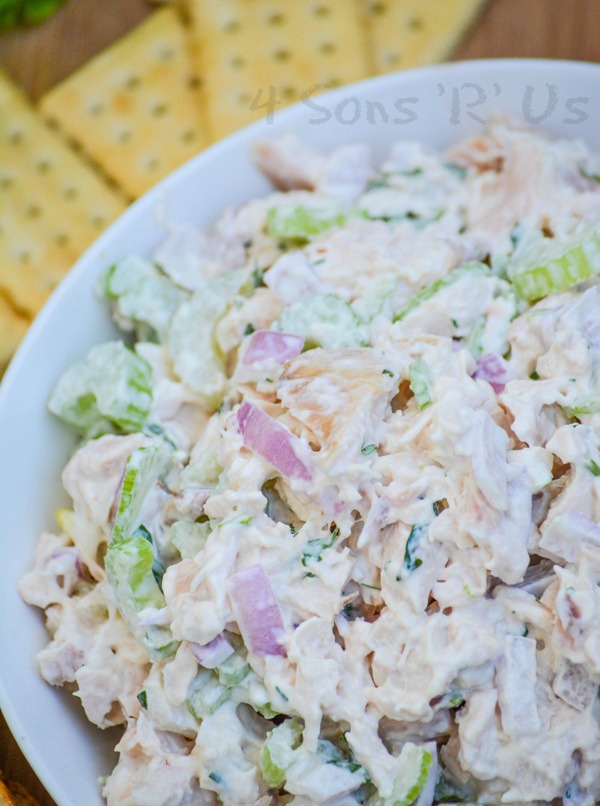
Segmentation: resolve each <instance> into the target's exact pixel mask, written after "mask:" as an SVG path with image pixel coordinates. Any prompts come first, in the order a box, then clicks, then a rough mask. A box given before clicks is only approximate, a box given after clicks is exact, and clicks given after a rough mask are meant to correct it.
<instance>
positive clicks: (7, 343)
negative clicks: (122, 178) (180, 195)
mask: <svg viewBox="0 0 600 806" xmlns="http://www.w3.org/2000/svg"><path fill="white" fill-rule="evenodd" d="M29 324H30V320H29V318H28V317H27V316H26V315H19V314H18V313H17V312H16V311H15V310H14V308H13V306H12V305H11V304H10V303H9V302H8V301H7V300H6V299H4V297H3V296H2V295H1V294H0V375H2V373H3V372H4V369H5V368H6V365H7V364H8V362H9V361H10V357H11V356H12V354H13V353H14V351H15V350H16V349H17V347H18V346H19V342H20V341H21V339H22V338H23V336H24V335H25V332H26V331H27V328H28V327H29ZM1 803H2V801H1V800H0V804H1Z"/></svg>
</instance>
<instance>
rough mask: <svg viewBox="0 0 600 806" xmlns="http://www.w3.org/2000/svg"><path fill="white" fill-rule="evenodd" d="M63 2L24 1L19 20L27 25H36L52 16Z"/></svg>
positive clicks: (47, 0) (46, 0) (44, 0)
mask: <svg viewBox="0 0 600 806" xmlns="http://www.w3.org/2000/svg"><path fill="white" fill-rule="evenodd" d="M64 1H65V0H25V2H24V4H23V10H22V14H21V18H22V20H23V22H25V23H27V25H37V24H38V23H40V22H43V21H44V20H45V19H47V18H48V17H49V16H50V15H51V14H53V13H54V12H55V11H56V9H57V8H58V7H59V6H62V4H63V3H64Z"/></svg>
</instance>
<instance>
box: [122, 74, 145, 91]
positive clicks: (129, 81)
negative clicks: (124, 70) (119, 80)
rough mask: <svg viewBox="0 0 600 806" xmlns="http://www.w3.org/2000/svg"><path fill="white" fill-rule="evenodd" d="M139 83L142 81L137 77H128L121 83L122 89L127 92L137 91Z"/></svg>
mask: <svg viewBox="0 0 600 806" xmlns="http://www.w3.org/2000/svg"><path fill="white" fill-rule="evenodd" d="M141 83H142V79H141V78H140V77H139V76H135V75H134V76H128V77H127V78H126V79H125V81H124V82H123V88H124V89H126V90H127V91H128V92H134V91H135V90H137V89H138V87H139V86H140V84H141Z"/></svg>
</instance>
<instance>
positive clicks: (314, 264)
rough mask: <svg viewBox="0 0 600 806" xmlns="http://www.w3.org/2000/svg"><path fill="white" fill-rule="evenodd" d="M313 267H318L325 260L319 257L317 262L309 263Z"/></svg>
mask: <svg viewBox="0 0 600 806" xmlns="http://www.w3.org/2000/svg"><path fill="white" fill-rule="evenodd" d="M311 262H312V265H313V266H320V265H321V264H322V263H325V258H324V257H320V258H319V259H318V260H313V261H311Z"/></svg>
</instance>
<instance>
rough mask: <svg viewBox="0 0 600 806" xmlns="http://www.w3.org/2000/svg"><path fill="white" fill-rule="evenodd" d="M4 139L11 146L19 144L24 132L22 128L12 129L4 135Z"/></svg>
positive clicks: (23, 138)
mask: <svg viewBox="0 0 600 806" xmlns="http://www.w3.org/2000/svg"><path fill="white" fill-rule="evenodd" d="M6 140H7V142H8V143H9V144H10V145H11V146H20V145H21V143H22V142H23V141H24V140H25V133H24V132H23V130H22V129H13V130H12V131H11V132H9V133H8V135H7V136H6Z"/></svg>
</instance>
